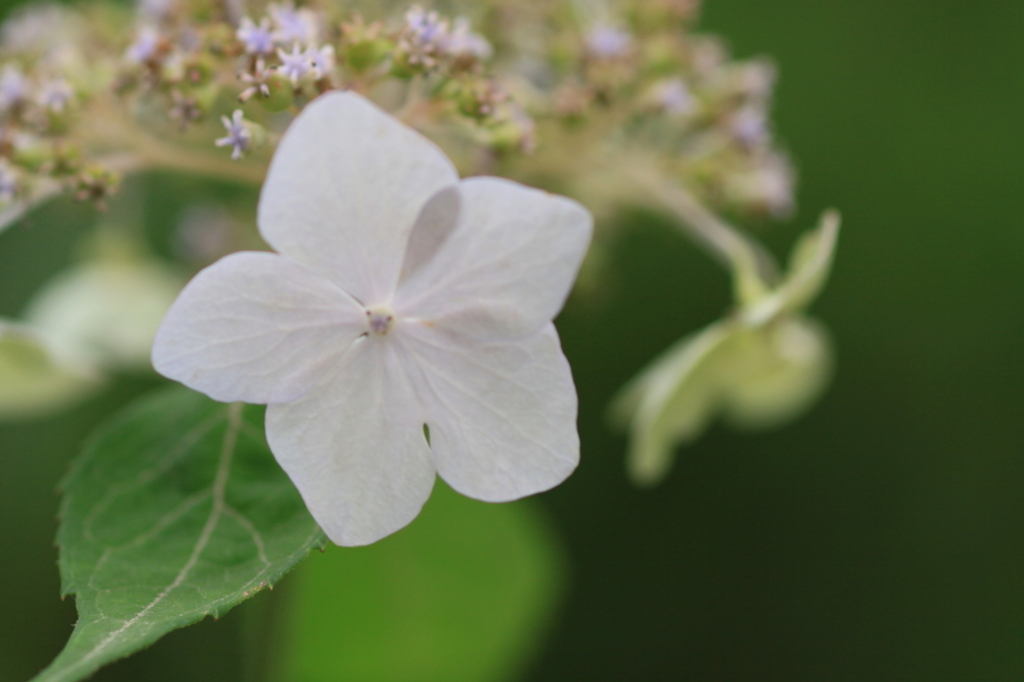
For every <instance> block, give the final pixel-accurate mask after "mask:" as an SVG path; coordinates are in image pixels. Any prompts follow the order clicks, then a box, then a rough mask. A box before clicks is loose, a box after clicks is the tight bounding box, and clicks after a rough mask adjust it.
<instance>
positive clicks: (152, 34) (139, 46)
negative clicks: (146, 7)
mask: <svg viewBox="0 0 1024 682" xmlns="http://www.w3.org/2000/svg"><path fill="white" fill-rule="evenodd" d="M159 48H160V32H159V31H158V30H156V29H155V28H154V27H152V26H143V27H141V28H140V29H139V33H138V36H137V37H136V38H135V42H134V43H132V44H131V45H129V46H128V49H127V50H125V53H124V58H125V61H127V62H129V63H132V64H144V63H146V62H148V61H150V60H151V59H153V57H155V56H156V54H157V50H158V49H159Z"/></svg>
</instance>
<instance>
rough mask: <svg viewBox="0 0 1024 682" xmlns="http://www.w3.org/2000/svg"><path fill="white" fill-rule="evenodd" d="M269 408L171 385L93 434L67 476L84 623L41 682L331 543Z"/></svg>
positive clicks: (204, 611)
mask: <svg viewBox="0 0 1024 682" xmlns="http://www.w3.org/2000/svg"><path fill="white" fill-rule="evenodd" d="M263 412H264V408H262V407H259V406H243V405H242V404H241V403H235V404H233V405H225V404H223V403H217V402H214V401H212V400H210V399H209V398H207V397H205V396H203V395H200V394H198V393H194V392H192V391H189V390H187V389H185V388H182V387H179V386H175V387H172V388H169V389H165V390H162V391H159V392H157V393H156V394H154V395H152V396H149V397H146V398H143V399H142V400H140V401H139V402H137V403H135V404H134V405H133V406H131V407H129V408H128V409H127V410H126V411H124V412H123V413H122V414H120V415H119V416H117V417H116V418H115V419H114V420H113V421H112V422H111V423H110V424H109V425H108V426H107V427H106V428H105V429H103V430H101V432H100V433H99V434H98V435H97V436H96V437H94V438H93V439H92V441H91V443H90V444H89V445H88V446H87V448H86V450H85V452H84V454H83V455H82V456H81V457H80V458H79V459H78V460H77V461H76V462H75V463H74V466H73V468H72V470H71V472H70V473H69V474H68V476H67V478H66V479H65V481H64V483H63V484H62V487H63V489H64V499H63V502H62V503H61V510H60V516H61V525H60V530H59V532H58V534H57V544H58V546H59V547H60V570H61V579H62V583H63V587H62V589H63V592H64V594H74V595H75V605H76V606H77V608H78V616H79V617H78V622H77V623H76V625H75V629H74V632H73V633H72V634H71V639H70V640H69V641H68V643H67V645H66V646H65V648H64V650H63V651H62V652H61V653H60V655H59V656H58V657H57V658H56V660H54V662H53V663H51V664H50V666H49V667H48V668H46V670H44V671H43V672H42V673H40V674H39V675H38V676H37V677H36V678H35V682H77V681H78V680H82V679H85V678H86V677H89V676H90V675H92V674H93V673H94V672H95V671H96V670H97V669H99V668H100V667H101V666H103V665H105V664H107V663H110V662H111V661H115V660H117V659H119V658H123V657H125V656H128V655H129V654H132V653H134V652H136V651H138V650H139V649H143V648H145V647H147V646H149V645H151V644H152V643H154V642H155V641H157V640H158V639H160V637H162V636H163V635H165V634H167V633H168V632H170V631H172V630H174V629H177V628H180V627H183V626H186V625H190V624H192V623H195V622H197V621H199V620H201V619H203V618H204V617H206V616H215V617H216V616H220V615H222V614H224V613H225V612H227V611H228V610H229V609H231V608H232V607H234V606H235V605H237V604H238V603H240V602H242V601H243V600H245V599H248V598H249V597H251V596H252V595H254V594H256V593H257V592H259V591H260V590H263V589H266V588H268V587H271V586H273V585H274V583H276V582H277V580H278V579H279V578H280V577H281V576H282V575H283V574H284V573H285V572H287V571H288V570H290V569H291V568H292V567H294V566H295V565H296V564H297V563H299V562H300V561H301V560H302V559H304V558H305V557H306V556H307V555H308V554H309V552H310V551H311V550H312V549H314V548H322V547H323V546H324V545H325V544H326V542H327V540H326V538H325V537H324V535H323V532H322V531H321V530H320V528H319V527H318V526H317V524H316V523H315V522H314V521H313V519H312V517H311V516H310V515H309V512H308V511H307V510H306V507H305V505H304V504H303V502H302V498H301V497H299V494H298V492H297V491H296V489H295V486H294V485H292V483H291V481H290V480H289V479H288V477H287V476H286V475H285V474H284V472H283V471H281V468H280V467H279V466H278V465H277V463H276V462H275V461H274V456H273V455H272V454H271V452H270V449H269V448H268V447H267V444H266V440H265V438H264V435H263Z"/></svg>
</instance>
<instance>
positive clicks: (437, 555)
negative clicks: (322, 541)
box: [272, 482, 563, 682]
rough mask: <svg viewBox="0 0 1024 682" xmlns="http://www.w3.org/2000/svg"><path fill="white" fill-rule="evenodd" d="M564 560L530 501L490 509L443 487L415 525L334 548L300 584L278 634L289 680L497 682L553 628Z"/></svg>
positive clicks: (281, 672) (310, 565)
mask: <svg viewBox="0 0 1024 682" xmlns="http://www.w3.org/2000/svg"><path fill="white" fill-rule="evenodd" d="M562 567H563V561H562V556H561V554H560V552H559V547H558V545H557V544H556V543H555V542H554V540H553V538H552V537H551V535H550V531H549V529H548V528H547V526H546V524H545V523H544V519H543V518H542V517H540V516H539V515H538V514H537V510H536V508H535V507H534V506H533V503H532V502H531V501H530V500H524V501H520V502H513V503H510V504H500V505H494V504H486V503H484V502H478V501H476V500H471V499H468V498H465V497H462V496H461V495H458V494H456V493H454V492H453V491H452V490H451V489H450V488H448V486H446V485H444V484H443V483H441V482H438V485H437V487H436V488H435V489H434V494H433V496H432V497H431V498H430V501H429V502H428V503H427V506H426V507H425V508H424V510H423V513H422V514H421V515H420V516H419V518H417V520H416V522H415V523H413V524H412V525H410V526H409V527H408V528H406V529H404V530H402V531H401V532H400V533H397V534H395V535H393V536H391V537H388V538H385V539H384V540H381V541H380V542H378V543H376V544H374V545H372V546H370V547H361V548H359V549H337V548H332V549H331V550H330V551H328V552H327V553H326V554H324V555H322V556H320V555H318V556H315V557H313V558H312V559H310V561H308V562H306V563H305V564H304V565H303V567H302V569H301V570H300V571H299V572H298V573H297V574H296V576H295V578H294V582H293V581H289V583H288V586H289V589H295V590H296V593H295V594H291V595H289V596H292V597H294V601H292V602H291V603H290V604H289V605H288V610H287V611H286V612H285V613H284V614H283V615H282V617H281V620H280V621H279V623H278V625H279V626H281V627H284V628H285V631H284V634H285V644H284V656H283V657H282V658H281V660H280V661H279V662H280V664H281V665H279V666H275V667H277V668H278V670H277V674H275V675H273V676H272V677H273V679H279V680H288V681H289V682H346V681H349V680H351V681H353V682H406V681H408V680H415V681H416V682H433V681H435V680H436V681H438V682H491V681H494V680H507V679H512V678H514V677H515V675H516V673H517V672H521V667H522V664H523V663H524V662H526V661H527V660H528V658H529V656H530V654H531V653H533V651H534V649H535V645H536V644H537V643H538V642H539V640H540V638H541V637H542V636H543V634H544V631H545V630H546V625H547V623H548V619H549V616H550V615H551V610H552V608H553V607H554V606H555V605H556V604H557V602H558V600H557V598H556V597H557V593H558V591H559V588H560V587H561V585H562Z"/></svg>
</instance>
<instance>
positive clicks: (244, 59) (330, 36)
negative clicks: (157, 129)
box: [118, 2, 528, 159]
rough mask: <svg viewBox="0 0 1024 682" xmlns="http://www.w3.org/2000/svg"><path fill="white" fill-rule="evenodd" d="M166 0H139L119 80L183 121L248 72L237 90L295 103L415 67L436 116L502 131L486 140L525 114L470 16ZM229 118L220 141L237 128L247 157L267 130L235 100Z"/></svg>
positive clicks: (410, 75)
mask: <svg viewBox="0 0 1024 682" xmlns="http://www.w3.org/2000/svg"><path fill="white" fill-rule="evenodd" d="M161 7H162V11H160V12H153V11H148V12H146V11H140V13H139V14H140V17H141V18H140V20H139V24H138V26H137V28H136V30H135V37H134V41H133V42H132V44H131V45H130V46H129V47H128V48H127V50H126V51H125V52H124V57H123V65H124V66H123V69H122V74H121V76H120V78H119V80H118V90H119V91H120V92H121V93H125V94H126V93H128V92H131V91H133V90H142V91H145V92H148V93H152V92H157V93H161V94H163V95H164V96H165V97H166V98H167V103H168V106H169V113H170V116H171V117H172V118H174V119H176V120H177V121H179V123H180V124H181V126H182V127H185V126H187V125H188V124H190V123H193V122H196V121H199V120H201V119H203V118H205V117H206V115H207V114H208V113H209V112H211V111H212V110H213V109H214V108H216V106H217V105H218V103H220V102H221V95H222V94H223V93H224V92H225V91H226V90H227V91H230V90H232V89H233V88H234V87H237V86H236V84H238V83H240V89H238V90H237V91H235V92H234V93H233V94H234V95H236V96H237V99H238V101H239V102H240V103H242V104H247V103H250V102H252V103H258V104H260V105H261V108H262V109H265V110H267V111H270V112H277V111H283V110H285V109H291V110H292V111H293V112H297V111H298V110H299V109H300V108H301V107H302V106H303V105H304V104H305V102H307V101H309V100H310V99H311V98H313V97H315V96H316V95H319V94H322V93H323V92H326V91H328V90H332V89H337V88H351V89H355V90H358V91H361V92H368V91H370V90H371V89H373V88H375V87H377V86H379V85H380V84H381V83H382V82H384V81H387V80H399V81H411V80H412V79H414V78H415V77H422V78H423V79H424V80H429V82H430V87H426V88H423V89H424V91H426V92H428V93H429V96H428V98H427V99H428V100H429V101H428V102H427V104H429V105H430V106H428V107H425V108H426V109H428V110H429V115H430V116H437V115H443V114H444V113H446V112H454V113H456V114H457V115H458V116H460V117H463V118H465V119H468V120H469V121H471V122H472V123H473V124H474V125H475V126H476V127H477V128H479V130H480V131H484V132H486V131H488V130H490V131H492V134H485V135H478V136H477V137H478V138H480V139H482V141H483V142H484V144H492V145H494V146H501V145H504V144H506V142H507V138H508V131H507V128H508V125H509V122H510V121H515V122H516V124H517V125H519V124H520V123H521V120H522V118H523V117H524V116H525V114H523V113H522V112H521V110H514V109H513V108H512V107H511V105H510V104H509V98H508V96H507V95H506V94H505V93H504V92H503V91H502V90H501V89H500V88H499V87H498V86H497V84H496V83H495V82H494V81H493V80H491V79H489V78H488V77H487V76H486V75H485V73H484V68H483V63H484V62H485V61H486V60H487V59H488V58H489V57H490V56H491V53H492V49H491V45H490V43H488V42H487V40H486V39H484V38H483V37H482V36H480V35H478V34H476V33H474V32H473V31H472V28H471V26H470V23H469V21H468V20H466V19H465V18H459V19H456V20H455V21H454V22H450V21H449V20H448V19H445V18H442V17H440V16H439V15H438V14H437V13H436V12H427V11H425V10H423V9H422V8H419V7H413V8H411V9H409V10H408V11H407V12H406V13H405V16H404V20H403V21H402V22H401V23H400V24H398V25H397V26H395V27H393V28H392V29H391V30H385V28H384V26H383V24H382V23H380V22H374V23H371V24H367V23H365V22H364V20H363V18H362V17H361V16H360V15H358V14H351V15H349V16H342V15H341V14H340V13H339V12H338V11H335V12H334V13H331V12H328V11H326V10H324V11H321V10H315V9H312V8H308V7H302V8H297V7H295V6H294V5H292V4H270V5H269V6H268V7H267V11H266V14H265V15H262V16H256V17H255V18H254V17H253V16H240V17H238V18H237V21H235V20H232V18H231V17H222V18H214V19H212V20H211V19H210V16H209V14H210V13H209V11H202V12H200V11H198V10H197V8H196V7H195V6H191V7H184V6H183V5H175V4H172V3H167V2H164V3H162V6H161ZM206 10H209V8H206ZM200 16H201V17H202V18H200ZM235 76H237V80H236V79H235V78H234V77H235ZM421 85H422V84H420V83H418V82H417V83H416V86H415V87H420V86H421ZM409 87H410V88H412V87H414V86H413V85H410V86H409ZM445 105H448V106H445ZM238 111H241V110H238ZM256 117H257V118H258V116H256ZM223 122H224V125H225V127H226V128H227V137H224V138H221V139H220V140H218V141H217V143H218V144H219V145H221V144H222V145H223V146H227V145H228V142H226V141H227V140H230V146H231V148H232V157H233V158H236V159H237V158H241V156H243V155H244V154H245V153H246V152H248V151H251V150H252V148H254V147H255V146H257V141H258V140H260V139H263V138H265V137H266V136H265V134H264V133H265V131H262V130H261V129H260V127H259V126H258V125H257V124H256V123H255V122H254V121H251V120H247V119H246V118H245V113H242V114H239V113H238V112H235V113H234V114H233V115H232V117H231V118H226V117H225V118H224V119H223ZM525 127H526V128H528V126H525ZM521 137H522V136H521ZM521 146H522V145H521Z"/></svg>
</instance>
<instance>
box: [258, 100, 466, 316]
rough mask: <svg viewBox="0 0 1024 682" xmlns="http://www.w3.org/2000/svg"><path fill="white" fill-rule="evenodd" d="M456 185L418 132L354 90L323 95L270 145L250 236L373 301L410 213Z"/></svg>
mask: <svg viewBox="0 0 1024 682" xmlns="http://www.w3.org/2000/svg"><path fill="white" fill-rule="evenodd" d="M457 182H458V174H457V173H456V171H455V168H454V166H452V164H451V162H450V161H448V159H447V158H446V157H445V155H444V153H443V152H442V151H441V150H440V149H438V148H437V147H436V146H434V144H433V143H431V142H430V141H429V140H427V139H426V138H425V137H423V136H422V135H420V134H419V133H417V132H415V131H414V130H412V129H411V128H408V127H406V126H404V125H402V124H401V123H399V122H398V120H397V119H395V118H394V117H392V116H391V115H389V114H387V113H386V112H384V111H382V110H380V109H378V108H377V107H376V106H375V105H374V104H372V103H370V102H369V101H368V100H366V99H365V98H363V97H361V96H360V95H357V94H355V93H352V92H345V93H329V94H326V95H323V96H321V97H319V98H317V99H316V100H314V101H313V102H311V103H310V104H309V105H308V106H306V108H305V109H304V110H303V112H302V113H301V114H299V116H298V117H297V118H296V119H295V121H294V122H292V124H291V126H290V127H289V128H288V130H287V132H285V134H284V138H283V139H282V140H281V143H280V145H279V146H278V148H277V152H276V153H275V155H274V158H273V161H271V164H270V170H269V171H268V174H267V180H266V182H265V183H264V185H263V191H262V193H261V194H260V203H259V226H260V232H261V234H262V235H263V237H264V239H266V240H267V242H268V243H269V244H270V245H271V246H273V247H274V248H275V249H276V250H278V251H280V252H281V253H283V254H284V255H286V256H288V257H289V258H292V259H293V260H295V261H296V262H298V263H300V264H302V265H304V266H306V267H308V268H310V269H312V270H315V271H316V272H319V273H320V274H322V275H324V276H325V277H329V278H330V279H332V280H333V281H335V282H336V283H337V284H338V285H339V286H341V287H342V288H343V289H344V290H345V291H347V292H349V293H350V294H352V295H353V296H355V297H356V298H357V299H359V300H360V301H361V302H362V303H365V304H367V305H372V304H375V303H382V302H384V301H385V299H386V298H387V297H388V296H390V294H391V293H392V292H393V291H394V287H395V285H396V283H397V281H398V276H399V272H400V269H401V267H402V258H403V256H404V254H405V248H406V244H407V242H408V240H409V233H410V231H411V230H412V227H413V223H414V222H415V220H416V216H417V215H419V213H420V210H421V209H422V208H423V206H424V205H425V204H426V203H427V201H428V200H429V199H430V198H431V197H432V196H433V195H434V194H436V193H437V192H438V191H439V190H441V189H443V188H444V187H446V186H448V185H453V184H455V183H457Z"/></svg>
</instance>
